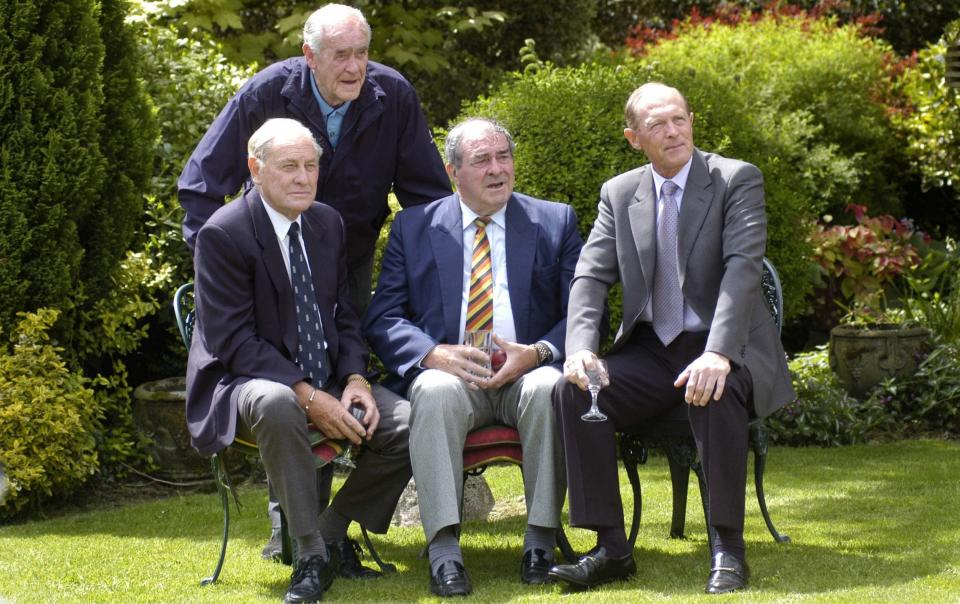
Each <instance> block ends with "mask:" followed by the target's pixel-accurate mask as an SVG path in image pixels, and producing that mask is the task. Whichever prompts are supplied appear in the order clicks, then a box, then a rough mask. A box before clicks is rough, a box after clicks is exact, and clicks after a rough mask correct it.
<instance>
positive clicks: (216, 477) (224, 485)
mask: <svg viewBox="0 0 960 604" xmlns="http://www.w3.org/2000/svg"><path fill="white" fill-rule="evenodd" d="M210 469H211V470H212V471H213V481H214V482H215V483H216V485H217V491H218V492H219V493H220V505H221V507H222V508H223V539H222V542H221V544H220V558H219V560H217V567H216V568H215V569H214V570H213V574H212V575H210V576H209V577H205V578H204V579H201V581H200V585H201V586H206V585H210V584H211V583H216V581H217V579H219V578H220V571H221V570H222V569H223V562H224V560H225V559H226V557H227V540H228V538H229V537H230V499H229V497H228V494H227V492H228V491H229V490H230V486H229V478H228V477H227V467H226V462H225V461H224V460H223V457H222V456H221V455H219V454H217V453H214V455H213V457H211V458H210Z"/></svg>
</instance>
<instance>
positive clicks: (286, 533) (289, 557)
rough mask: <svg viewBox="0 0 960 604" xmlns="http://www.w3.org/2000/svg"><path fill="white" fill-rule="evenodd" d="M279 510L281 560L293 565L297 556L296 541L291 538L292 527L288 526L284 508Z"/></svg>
mask: <svg viewBox="0 0 960 604" xmlns="http://www.w3.org/2000/svg"><path fill="white" fill-rule="evenodd" d="M278 511H279V512H280V562H282V563H284V564H286V565H287V566H292V565H293V561H294V559H295V558H296V552H294V549H295V548H296V542H295V541H294V540H293V539H291V538H290V527H289V526H287V515H286V514H284V513H283V508H280V509H279V510H278Z"/></svg>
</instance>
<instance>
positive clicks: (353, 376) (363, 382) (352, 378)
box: [346, 373, 373, 392]
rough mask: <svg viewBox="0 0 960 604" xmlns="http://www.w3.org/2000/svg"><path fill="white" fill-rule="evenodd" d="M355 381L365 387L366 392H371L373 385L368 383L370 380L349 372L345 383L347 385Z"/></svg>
mask: <svg viewBox="0 0 960 604" xmlns="http://www.w3.org/2000/svg"><path fill="white" fill-rule="evenodd" d="M353 382H356V383H358V384H360V385H361V386H363V387H364V388H366V389H367V392H372V391H373V387H372V386H371V385H370V381H369V380H368V379H367V378H365V377H364V376H362V375H360V374H359V373H351V374H350V375H348V376H347V382H346V385H347V386H349V385H350V384H351V383H353Z"/></svg>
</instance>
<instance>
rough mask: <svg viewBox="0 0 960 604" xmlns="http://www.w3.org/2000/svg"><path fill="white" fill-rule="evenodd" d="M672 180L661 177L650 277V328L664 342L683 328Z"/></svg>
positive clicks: (678, 218) (676, 216) (675, 210)
mask: <svg viewBox="0 0 960 604" xmlns="http://www.w3.org/2000/svg"><path fill="white" fill-rule="evenodd" d="M679 188H680V187H678V186H677V185H676V183H674V182H672V181H669V180H667V181H664V183H663V185H661V187H660V191H661V193H662V198H663V210H662V211H661V212H660V219H659V220H658V221H657V272H656V274H655V275H654V278H653V331H654V332H656V334H657V337H659V338H660V341H661V342H663V345H664V346H667V345H669V344H670V342H673V340H674V339H675V338H676V337H677V336H678V335H680V332H681V331H683V292H681V291H680V273H679V271H678V270H677V223H679V222H680V212H679V211H678V210H677V197H676V194H677V189H679Z"/></svg>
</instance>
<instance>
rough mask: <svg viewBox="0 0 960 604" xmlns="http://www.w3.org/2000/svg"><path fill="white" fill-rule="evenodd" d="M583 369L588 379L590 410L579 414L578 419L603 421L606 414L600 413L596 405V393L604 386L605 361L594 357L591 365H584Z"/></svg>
mask: <svg viewBox="0 0 960 604" xmlns="http://www.w3.org/2000/svg"><path fill="white" fill-rule="evenodd" d="M584 369H585V370H586V372H587V379H588V380H589V383H588V384H587V390H589V391H590V410H589V411H587V412H586V413H584V414H583V415H581V416H580V419H582V420H583V421H585V422H605V421H607V416H606V415H604V414H603V413H601V411H600V408H599V407H597V395H598V394H600V389H601V388H603V386H604V383H603V382H604V381H605V380H606V379H607V362H606V361H604V360H602V359H596V360H595V361H594V363H593V367H586V366H584Z"/></svg>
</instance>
